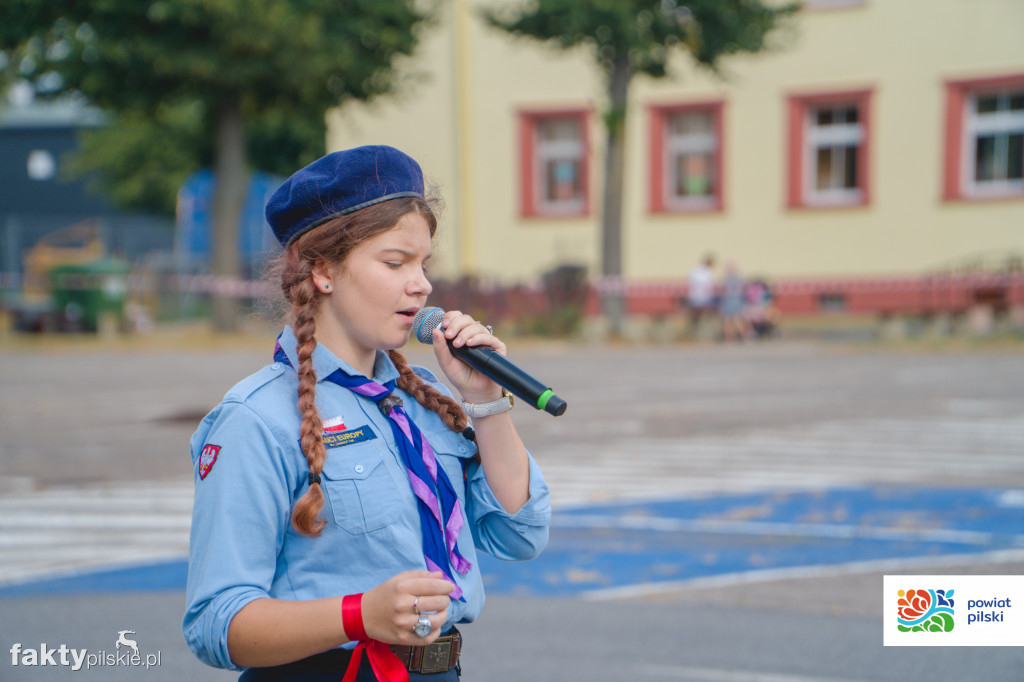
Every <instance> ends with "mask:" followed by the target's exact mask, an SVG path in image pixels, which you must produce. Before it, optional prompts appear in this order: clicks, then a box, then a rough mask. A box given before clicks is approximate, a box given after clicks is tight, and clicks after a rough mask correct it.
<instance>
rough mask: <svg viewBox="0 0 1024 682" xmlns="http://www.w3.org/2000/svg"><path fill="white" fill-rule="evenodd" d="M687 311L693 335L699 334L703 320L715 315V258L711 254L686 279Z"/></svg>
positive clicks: (694, 267)
mask: <svg viewBox="0 0 1024 682" xmlns="http://www.w3.org/2000/svg"><path fill="white" fill-rule="evenodd" d="M686 309H687V314H688V316H689V323H690V330H691V332H692V333H696V332H697V327H698V326H699V325H700V322H701V319H702V318H706V317H708V316H713V315H714V314H715V257H714V256H713V255H711V254H710V253H709V254H707V255H705V256H704V257H703V258H702V259H701V260H700V262H699V263H697V264H696V265H695V266H693V268H692V269H691V270H690V273H689V275H688V276H687V278H686Z"/></svg>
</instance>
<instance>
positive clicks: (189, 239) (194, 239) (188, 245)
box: [174, 169, 284, 266]
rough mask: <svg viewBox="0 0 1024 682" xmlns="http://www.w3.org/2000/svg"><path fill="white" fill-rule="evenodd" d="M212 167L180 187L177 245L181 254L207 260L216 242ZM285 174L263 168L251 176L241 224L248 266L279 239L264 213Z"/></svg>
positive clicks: (240, 236) (241, 245)
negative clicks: (273, 172) (265, 171)
mask: <svg viewBox="0 0 1024 682" xmlns="http://www.w3.org/2000/svg"><path fill="white" fill-rule="evenodd" d="M214 182H215V178H214V174H213V171H211V170H208V169H207V170H201V171H197V172H195V173H193V174H192V175H191V176H189V178H188V179H187V180H186V181H185V182H184V184H183V185H182V186H181V189H180V190H179V191H178V209H177V225H176V228H175V236H174V248H175V251H176V252H177V253H178V255H179V256H180V257H184V258H187V259H189V260H192V261H194V262H202V263H206V262H208V261H209V259H210V250H211V248H212V243H213V237H212V234H213V188H214ZM282 182H284V178H282V177H279V176H277V175H271V174H269V173H264V172H262V171H254V172H253V173H252V174H251V175H250V176H249V185H248V187H247V189H246V193H245V203H244V204H243V205H242V214H241V216H240V218H239V225H238V253H239V255H240V256H241V258H242V262H243V263H244V264H245V265H246V266H252V265H253V264H255V263H259V262H260V261H262V260H263V258H264V257H265V255H266V254H267V253H269V252H270V251H272V250H274V249H275V248H276V246H277V241H276V240H275V239H274V234H273V232H271V230H270V226H269V225H268V224H267V221H266V218H265V217H264V215H263V209H264V207H265V206H266V205H267V200H268V199H269V198H270V195H271V194H273V193H274V190H276V189H277V188H278V187H280V186H281V183H282Z"/></svg>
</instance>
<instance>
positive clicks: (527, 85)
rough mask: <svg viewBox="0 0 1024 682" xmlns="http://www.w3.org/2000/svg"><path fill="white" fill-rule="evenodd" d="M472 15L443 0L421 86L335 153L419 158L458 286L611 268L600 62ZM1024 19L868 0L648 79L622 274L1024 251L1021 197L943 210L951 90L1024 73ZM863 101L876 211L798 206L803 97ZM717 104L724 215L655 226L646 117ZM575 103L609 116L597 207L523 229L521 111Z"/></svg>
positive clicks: (332, 142)
mask: <svg viewBox="0 0 1024 682" xmlns="http://www.w3.org/2000/svg"><path fill="white" fill-rule="evenodd" d="M475 7H476V4H475V3H471V2H469V0H455V1H453V2H449V3H445V4H444V5H443V9H442V12H441V22H440V24H439V25H438V26H435V27H433V28H432V29H431V30H430V32H429V33H428V34H427V35H426V39H425V41H424V45H423V49H422V50H421V52H420V54H419V55H417V58H416V59H414V60H410V61H409V62H408V64H407V66H406V71H407V73H408V75H407V77H406V80H407V82H408V84H409V86H410V87H408V89H407V90H405V91H404V92H403V94H402V95H400V96H399V97H397V98H394V99H389V100H386V101H381V102H380V103H377V104H375V105H372V106H370V107H358V108H356V107H347V108H345V109H343V110H341V111H336V112H332V113H331V115H330V117H329V135H328V147H329V148H330V149H340V148H345V147H349V146H354V145H358V144H369V143H385V144H392V145H394V146H396V147H399V148H401V149H403V150H405V151H407V152H408V153H410V154H411V155H412V156H414V157H415V158H416V159H417V160H419V161H420V163H421V164H422V165H423V167H424V170H425V172H426V174H427V176H428V178H429V179H432V180H434V181H436V182H437V183H438V184H439V185H440V189H441V192H442V194H443V195H444V198H445V202H446V207H447V208H446V211H445V214H444V216H443V228H442V231H441V235H440V238H439V240H438V242H437V245H436V247H435V261H436V262H435V264H434V265H435V268H434V271H435V272H436V273H439V274H441V275H442V276H454V275H457V274H461V273H465V272H470V273H473V274H478V275H482V276H484V277H487V278H492V279H496V280H499V281H505V282H510V281H523V280H532V279H534V278H536V277H537V276H538V275H539V274H541V273H543V272H544V271H546V270H548V269H550V268H552V267H554V266H556V265H558V264H561V263H575V264H582V265H586V266H588V268H589V269H590V272H591V273H592V274H594V275H598V274H600V243H601V235H600V190H601V186H602V181H601V169H602V161H603V155H604V131H603V128H602V125H601V122H600V109H601V104H602V97H603V91H602V82H601V80H600V78H599V74H598V73H597V71H596V69H595V68H594V67H593V66H592V65H591V63H590V60H589V55H588V53H587V52H586V51H585V50H579V51H577V52H574V53H561V52H558V51H555V50H549V49H546V48H543V47H541V46H539V45H537V44H536V43H534V42H531V41H525V40H514V39H512V38H510V37H509V36H507V35H505V34H503V33H501V32H499V31H496V30H493V29H489V28H487V27H485V26H484V25H483V23H482V22H481V21H480V20H479V18H478V17H477V16H476V14H475V9H474V8H475ZM459 11H463V12H465V13H466V14H464V15H463V16H464V17H465V18H466V19H467V20H466V22H465V24H463V29H464V30H462V31H457V30H456V28H457V26H458V25H457V23H456V21H455V19H456V17H457V13H458V12H459ZM1021 27H1024V2H1021V1H1020V0H970V1H969V0H891V1H888V2H886V1H883V0H866V2H865V3H864V4H863V5H860V6H854V7H848V8H842V9H829V10H825V9H820V10H811V9H808V10H805V11H803V12H801V13H800V14H799V15H798V16H797V18H796V21H795V22H794V25H793V31H792V32H790V33H787V34H783V35H780V36H779V40H778V41H777V42H779V43H781V45H780V48H779V49H778V50H776V51H773V52H771V53H762V54H760V55H753V56H741V57H734V58H730V59H726V60H724V61H723V62H722V66H723V71H724V74H725V77H724V79H722V78H718V77H715V76H712V75H709V74H707V73H705V72H698V71H696V70H695V69H694V68H693V67H692V66H691V65H689V64H688V62H687V59H688V58H686V57H685V56H680V58H678V59H677V60H676V64H675V68H674V69H673V73H674V77H672V78H668V79H662V80H652V79H648V78H645V77H637V78H636V79H634V82H633V86H632V89H631V91H630V113H629V117H630V118H629V120H628V122H627V133H626V134H627V138H626V144H627V154H626V164H627V167H626V196H625V200H624V203H625V205H624V214H623V270H624V273H625V275H626V276H627V277H628V278H629V279H631V280H657V279H673V278H679V277H682V276H683V275H684V274H685V273H686V272H687V271H688V270H689V268H690V267H691V266H692V264H693V263H694V262H696V261H697V259H698V258H700V257H701V256H702V255H703V254H704V253H707V252H712V253H715V254H716V255H717V256H718V257H719V260H720V261H727V260H734V261H735V262H736V263H737V264H738V265H739V267H740V269H741V270H742V271H744V272H746V273H748V274H764V275H768V276H771V277H792V276H831V275H871V274H882V273H891V274H913V273H918V272H922V271H925V270H928V269H931V268H935V267H938V266H941V265H944V264H946V263H949V262H953V261H957V260H961V259H964V258H967V257H971V256H974V255H977V254H983V253H989V252H994V253H1008V252H1016V253H1024V199H1010V200H997V201H975V202H964V201H960V202H948V201H944V200H943V198H942V169H943V154H944V125H945V118H944V117H945V97H946V92H945V86H944V83H945V82H946V81H947V80H961V79H968V78H986V77H993V76H1002V75H1009V74H1022V73H1024V39H1022V38H1021ZM458 54H462V55H470V56H471V58H470V59H469V60H465V59H462V60H459V59H456V55H458ZM863 89H869V90H871V91H872V93H873V94H872V99H871V117H872V125H871V136H872V139H871V159H870V195H871V200H870V203H869V204H868V205H867V206H863V207H853V208H833V209H791V208H788V207H787V205H786V199H787V170H786V169H787V160H786V149H787V132H786V128H787V116H788V104H787V98H788V97H789V96H790V95H807V94H814V93H817V92H829V91H846V90H863ZM706 100H721V101H723V102H724V103H725V105H724V114H723V127H724V142H725V145H726V146H725V156H724V168H725V174H724V187H725V207H724V209H723V210H722V211H720V212H716V213H702V214H690V215H687V214H671V215H664V214H660V215H655V214H651V213H650V212H649V205H648V204H649V199H648V195H649V191H648V185H649V182H650V159H649V158H648V156H649V127H650V117H649V112H648V107H649V106H652V105H665V104H684V103H687V102H691V101H693V102H696V101H706ZM578 108H589V109H590V110H591V111H592V112H593V114H592V116H591V119H590V129H589V144H590V148H591V156H590V159H591V169H590V170H591V212H590V214H589V215H588V216H585V217H581V218H560V219H538V218H524V217H522V216H521V215H520V191H521V190H520V186H519V185H520V168H519V166H520V160H519V157H520V151H519V145H520V140H519V130H518V125H519V121H518V115H519V113H520V112H521V111H529V110H544V109H578ZM464 188H468V191H465V190H464Z"/></svg>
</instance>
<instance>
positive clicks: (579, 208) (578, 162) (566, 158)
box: [520, 111, 590, 216]
mask: <svg viewBox="0 0 1024 682" xmlns="http://www.w3.org/2000/svg"><path fill="white" fill-rule="evenodd" d="M520 125H521V130H522V161H521V163H522V171H521V172H522V193H523V201H522V207H523V213H524V214H525V215H530V216H580V215H586V214H587V213H588V207H589V204H590V202H589V191H588V189H589V178H588V167H589V149H588V146H587V136H586V112H585V111H573V112H558V113H529V114H522V116H521V121H520Z"/></svg>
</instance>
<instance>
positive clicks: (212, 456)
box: [199, 443, 220, 480]
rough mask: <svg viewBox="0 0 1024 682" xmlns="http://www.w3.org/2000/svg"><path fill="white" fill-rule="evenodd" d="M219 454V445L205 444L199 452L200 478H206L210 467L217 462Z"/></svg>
mask: <svg viewBox="0 0 1024 682" xmlns="http://www.w3.org/2000/svg"><path fill="white" fill-rule="evenodd" d="M219 454H220V446H219V445H211V444H209V443H207V444H206V445H204V446H203V451H202V452H201V453H200V454H199V480H202V479H204V478H206V474H208V473H210V469H212V468H213V465H214V464H215V463H216V462H217V455H219Z"/></svg>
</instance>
